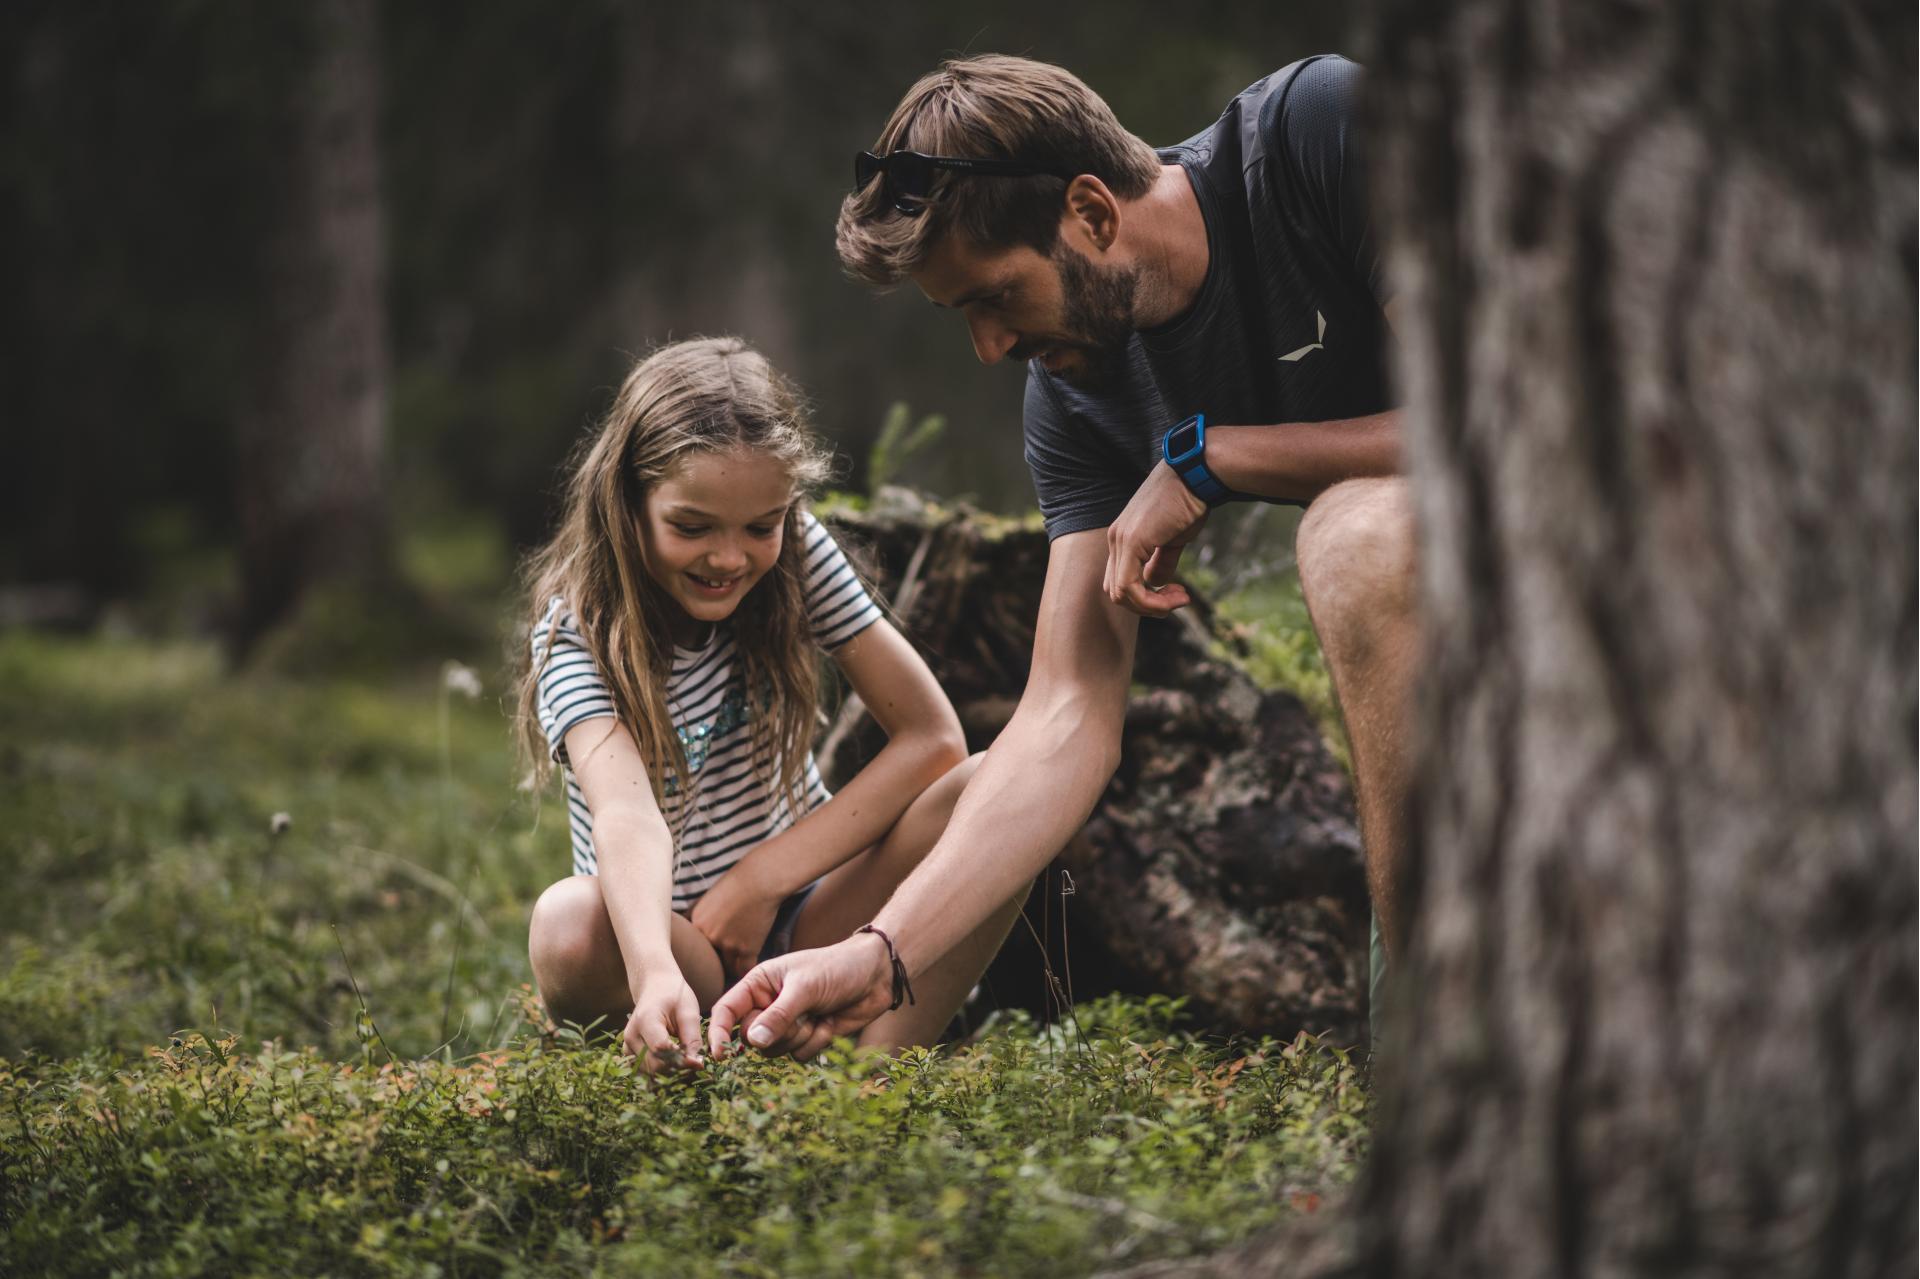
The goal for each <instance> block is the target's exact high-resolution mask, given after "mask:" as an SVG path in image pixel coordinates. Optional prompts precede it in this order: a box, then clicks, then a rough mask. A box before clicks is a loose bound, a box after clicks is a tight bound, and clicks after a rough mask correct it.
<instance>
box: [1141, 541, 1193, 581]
mask: <svg viewBox="0 0 1920 1279" xmlns="http://www.w3.org/2000/svg"><path fill="white" fill-rule="evenodd" d="M1186 549H1187V548H1186V547H1184V546H1162V547H1160V548H1159V549H1158V550H1156V551H1154V553H1153V554H1152V555H1151V556H1149V557H1148V558H1147V567H1146V571H1145V573H1144V574H1143V576H1144V577H1145V578H1146V582H1147V585H1148V586H1165V585H1166V584H1167V583H1168V582H1171V581H1172V580H1173V574H1174V571H1175V570H1176V569H1178V568H1179V567H1180V552H1182V551H1184V550H1186Z"/></svg>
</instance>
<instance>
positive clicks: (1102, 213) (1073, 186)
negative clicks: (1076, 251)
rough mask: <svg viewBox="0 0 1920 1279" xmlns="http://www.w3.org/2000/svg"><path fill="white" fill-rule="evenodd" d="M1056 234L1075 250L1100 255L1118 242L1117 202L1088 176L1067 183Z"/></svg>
mask: <svg viewBox="0 0 1920 1279" xmlns="http://www.w3.org/2000/svg"><path fill="white" fill-rule="evenodd" d="M1060 234H1061V235H1063V236H1066V237H1068V239H1069V242H1070V243H1073V244H1075V245H1076V246H1077V247H1079V248H1083V249H1089V250H1092V251H1093V252H1097V253H1104V252H1106V251H1107V250H1108V249H1110V248H1112V247H1113V245H1114V241H1116V240H1118V239H1119V238H1120V201H1119V199H1118V198H1117V197H1115V195H1114V194H1113V192H1111V191H1109V190H1107V184H1106V183H1104V182H1102V181H1101V180H1100V179H1099V178H1096V177H1094V176H1093V175H1092V174H1091V173H1082V174H1081V175H1080V176H1079V177H1077V178H1075V179H1074V180H1073V181H1071V182H1069V183H1067V198H1066V212H1065V213H1064V214H1063V215H1062V217H1061V221H1060Z"/></svg>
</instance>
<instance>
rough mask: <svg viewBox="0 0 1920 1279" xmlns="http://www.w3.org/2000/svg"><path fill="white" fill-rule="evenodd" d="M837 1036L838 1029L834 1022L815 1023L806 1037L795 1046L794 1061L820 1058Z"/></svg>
mask: <svg viewBox="0 0 1920 1279" xmlns="http://www.w3.org/2000/svg"><path fill="white" fill-rule="evenodd" d="M835 1036H836V1029H835V1027H834V1025H833V1023H832V1022H829V1021H817V1022H814V1023H813V1026H812V1028H811V1029H810V1030H809V1031H808V1032H807V1035H806V1037H805V1038H804V1039H802V1040H801V1041H800V1042H799V1043H797V1044H795V1045H794V1047H793V1059H794V1060H795V1061H812V1060H813V1059H814V1058H815V1057H818V1056H819V1055H820V1054H821V1053H823V1052H825V1051H826V1050H827V1045H828V1044H831V1043H832V1042H833V1041H834V1038H835Z"/></svg>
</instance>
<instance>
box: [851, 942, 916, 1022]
mask: <svg viewBox="0 0 1920 1279" xmlns="http://www.w3.org/2000/svg"><path fill="white" fill-rule="evenodd" d="M853 931H854V935H855V936H859V935H860V934H861V933H872V934H873V935H874V936H875V937H878V938H879V939H880V940H881V942H882V943H883V944H884V945H885V946H886V948H887V962H888V963H889V964H891V965H893V1002H892V1003H890V1004H888V1005H887V1011H888V1012H892V1011H893V1010H894V1009H896V1008H898V1007H899V1006H900V1001H901V999H903V998H904V999H905V1000H906V1001H907V1002H908V1003H912V1002H913V983H912V982H910V981H908V980H907V966H906V965H905V964H903V963H901V962H900V952H899V951H897V950H895V949H894V948H893V938H891V937H889V936H887V935H886V934H885V933H883V932H881V931H880V930H879V929H878V928H875V927H874V926H873V925H872V924H862V925H860V927H858V928H856V929H854V930H853Z"/></svg>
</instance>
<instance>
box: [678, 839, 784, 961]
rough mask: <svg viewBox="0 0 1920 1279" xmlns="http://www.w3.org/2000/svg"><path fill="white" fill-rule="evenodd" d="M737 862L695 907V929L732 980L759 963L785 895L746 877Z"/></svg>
mask: <svg viewBox="0 0 1920 1279" xmlns="http://www.w3.org/2000/svg"><path fill="white" fill-rule="evenodd" d="M744 869H745V863H741V862H736V863H735V864H734V866H733V868H732V869H730V870H729V871H727V873H726V874H724V875H722V876H721V877H720V881H719V882H718V883H716V884H715V885H714V886H713V887H712V888H710V889H708V890H707V891H706V892H705V893H704V894H703V895H702V896H701V898H700V900H699V901H697V902H695V903H694V904H693V914H692V916H691V918H692V920H693V926H694V927H695V928H697V929H699V930H700V934H701V935H702V936H703V937H705V938H706V939H707V940H708V941H710V942H712V943H713V948H714V950H715V951H717V952H718V953H719V955H720V962H721V964H722V965H724V966H725V967H726V970H727V977H728V978H729V980H736V981H737V980H738V979H739V978H740V977H741V976H742V975H743V974H744V973H745V972H746V971H747V970H748V969H750V968H752V967H753V966H754V965H755V964H757V963H759V962H760V948H761V947H762V946H765V945H766V944H767V934H768V933H770V932H772V931H773V920H774V916H775V915H777V914H779V912H780V903H781V901H782V900H783V899H784V895H783V894H781V893H779V892H778V891H775V890H772V889H768V888H765V887H763V886H761V885H759V884H757V883H755V882H753V880H752V879H751V878H750V876H749V875H748V874H743V873H742V872H743V870H744Z"/></svg>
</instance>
